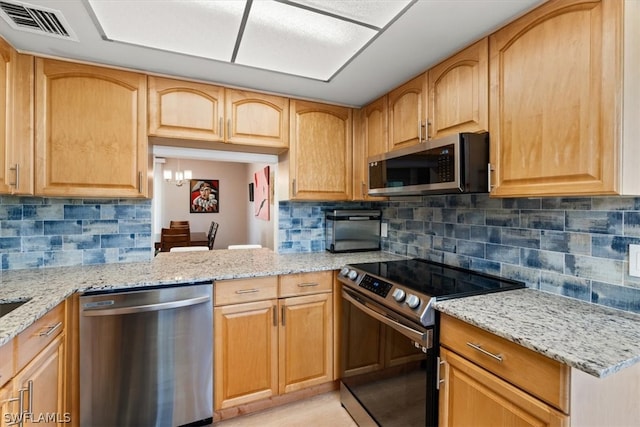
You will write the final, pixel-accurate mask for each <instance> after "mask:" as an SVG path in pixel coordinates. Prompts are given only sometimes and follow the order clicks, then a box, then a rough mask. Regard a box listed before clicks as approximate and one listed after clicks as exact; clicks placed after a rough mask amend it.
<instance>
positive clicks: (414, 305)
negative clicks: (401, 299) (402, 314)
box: [407, 294, 420, 308]
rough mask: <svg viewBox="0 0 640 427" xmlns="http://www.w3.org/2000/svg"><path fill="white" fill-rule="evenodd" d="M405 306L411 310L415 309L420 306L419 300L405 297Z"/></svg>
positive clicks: (410, 296)
mask: <svg viewBox="0 0 640 427" xmlns="http://www.w3.org/2000/svg"><path fill="white" fill-rule="evenodd" d="M407 305H408V306H409V307H411V308H417V307H418V306H419V305H420V298H418V297H417V296H415V295H411V294H409V295H407Z"/></svg>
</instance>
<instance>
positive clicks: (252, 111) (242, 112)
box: [225, 89, 289, 149]
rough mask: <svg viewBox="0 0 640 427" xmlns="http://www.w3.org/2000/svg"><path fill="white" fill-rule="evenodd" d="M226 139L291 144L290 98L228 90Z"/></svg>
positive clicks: (265, 144)
mask: <svg viewBox="0 0 640 427" xmlns="http://www.w3.org/2000/svg"><path fill="white" fill-rule="evenodd" d="M225 116H226V119H227V120H226V122H227V129H226V141H227V142H230V143H233V144H243V145H261V146H266V147H281V148H283V149H286V148H289V98H284V97H281V96H274V95H266V94H262V93H255V92H247V91H243V90H235V89H226V90H225Z"/></svg>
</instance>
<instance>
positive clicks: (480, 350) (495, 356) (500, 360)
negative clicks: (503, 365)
mask: <svg viewBox="0 0 640 427" xmlns="http://www.w3.org/2000/svg"><path fill="white" fill-rule="evenodd" d="M467 345H468V346H469V347H471V348H473V349H474V350H478V351H479V352H480V353H482V354H484V355H485V356H489V357H491V358H493V359H495V360H497V361H498V362H502V355H501V354H493V353H491V352H490V351H487V350H485V349H484V348H482V347H481V346H480V344H474V343H470V342H467Z"/></svg>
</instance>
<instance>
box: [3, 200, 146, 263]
mask: <svg viewBox="0 0 640 427" xmlns="http://www.w3.org/2000/svg"><path fill="white" fill-rule="evenodd" d="M151 230H152V226H151V201H150V200H102V199H101V200H89V199H49V198H38V197H14V196H4V197H1V198H0V260H1V261H0V262H1V264H0V265H1V266H2V270H19V269H25V268H42V267H61V266H75V265H91V264H105V263H116V262H133V261H145V260H149V259H151V258H152V257H153V240H152V235H151Z"/></svg>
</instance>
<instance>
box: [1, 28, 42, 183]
mask: <svg viewBox="0 0 640 427" xmlns="http://www.w3.org/2000/svg"><path fill="white" fill-rule="evenodd" d="M33 64H34V59H33V56H30V55H21V54H19V53H18V52H16V50H15V49H13V48H12V47H11V46H9V44H8V43H7V42H5V41H4V40H3V39H1V38H0V117H2V120H0V193H5V194H33V138H34V133H33V123H34V118H33V114H34V113H33V111H34V106H33V100H34V95H33V91H34V84H33Z"/></svg>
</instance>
